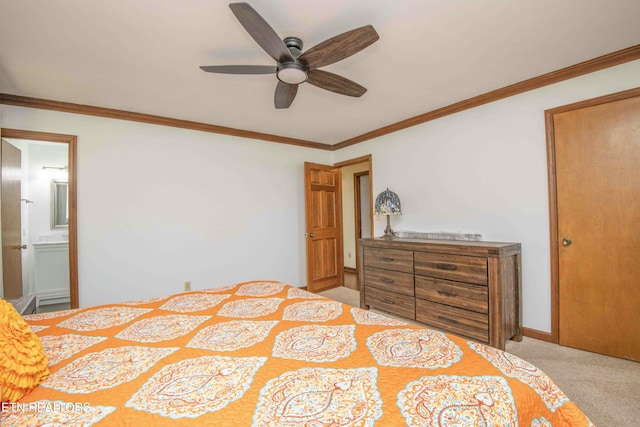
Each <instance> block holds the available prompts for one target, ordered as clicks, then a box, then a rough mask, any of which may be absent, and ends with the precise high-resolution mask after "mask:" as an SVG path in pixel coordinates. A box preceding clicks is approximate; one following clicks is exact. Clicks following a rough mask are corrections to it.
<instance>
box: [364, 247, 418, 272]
mask: <svg viewBox="0 0 640 427" xmlns="http://www.w3.org/2000/svg"><path fill="white" fill-rule="evenodd" d="M364 265H365V266H369V267H378V268H384V269H385V270H393V271H402V272H404V273H412V274H413V252H412V251H404V250H401V249H387V248H364Z"/></svg>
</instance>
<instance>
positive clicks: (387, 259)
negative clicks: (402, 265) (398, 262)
mask: <svg viewBox="0 0 640 427" xmlns="http://www.w3.org/2000/svg"><path fill="white" fill-rule="evenodd" d="M382 260H383V261H388V262H392V261H395V259H394V258H389V257H382Z"/></svg>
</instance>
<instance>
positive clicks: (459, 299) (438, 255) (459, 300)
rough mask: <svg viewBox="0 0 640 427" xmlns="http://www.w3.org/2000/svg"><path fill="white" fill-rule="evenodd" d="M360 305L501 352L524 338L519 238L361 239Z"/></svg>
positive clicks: (359, 249) (359, 248)
mask: <svg viewBox="0 0 640 427" xmlns="http://www.w3.org/2000/svg"><path fill="white" fill-rule="evenodd" d="M358 261H359V263H358V265H359V266H360V269H359V279H360V291H361V292H360V307H362V308H365V309H368V308H370V307H373V308H376V309H378V310H382V311H386V312H388V313H392V314H395V315H398V316H402V317H405V318H408V319H412V320H417V321H418V322H421V323H425V324H427V325H429V326H431V327H433V328H435V329H439V330H442V331H445V332H451V333H454V334H456V335H460V336H464V337H466V338H470V339H473V340H476V341H480V342H483V343H487V344H489V345H491V346H493V347H497V348H500V349H503V350H504V345H505V341H506V340H508V339H513V340H515V341H521V340H522V314H521V309H520V307H521V249H520V244H519V243H500V242H467V241H452V240H424V239H399V238H393V239H386V238H376V239H360V240H359V241H358Z"/></svg>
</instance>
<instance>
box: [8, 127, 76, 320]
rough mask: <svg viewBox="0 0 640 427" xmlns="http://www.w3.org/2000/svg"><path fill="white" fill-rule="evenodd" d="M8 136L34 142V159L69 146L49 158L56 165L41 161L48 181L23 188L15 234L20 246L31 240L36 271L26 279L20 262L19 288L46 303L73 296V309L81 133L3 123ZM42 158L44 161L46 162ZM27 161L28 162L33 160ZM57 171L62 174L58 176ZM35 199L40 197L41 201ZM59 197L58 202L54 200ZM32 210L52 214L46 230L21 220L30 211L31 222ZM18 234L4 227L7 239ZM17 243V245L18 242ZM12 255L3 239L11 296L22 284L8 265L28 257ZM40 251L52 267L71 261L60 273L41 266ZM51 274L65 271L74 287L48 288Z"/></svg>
mask: <svg viewBox="0 0 640 427" xmlns="http://www.w3.org/2000/svg"><path fill="white" fill-rule="evenodd" d="M2 138H3V139H6V140H8V141H13V142H14V143H15V144H16V145H18V146H22V147H23V148H24V147H27V149H28V147H31V150H30V151H31V152H32V154H34V155H33V157H34V158H37V157H38V156H41V155H42V153H43V152H53V151H56V148H59V147H56V146H60V145H62V144H64V145H65V147H64V149H65V151H66V154H65V155H62V158H60V156H61V155H60V154H59V153H58V154H57V156H58V158H57V160H53V159H52V161H50V162H49V163H50V164H42V165H40V166H39V168H40V169H41V172H42V175H43V180H44V181H45V182H46V183H44V184H43V183H38V184H37V185H36V184H35V183H34V184H33V186H32V188H31V189H30V190H33V191H29V193H23V194H24V195H25V197H22V196H20V198H21V199H24V200H20V201H19V205H18V212H19V213H18V217H19V220H18V222H17V224H18V232H17V236H14V237H15V238H17V239H18V241H19V243H17V244H16V246H20V247H21V248H24V247H25V245H27V250H30V251H31V252H29V253H28V255H27V257H25V258H26V259H27V263H28V264H27V265H29V264H33V268H32V269H31V271H28V272H27V277H26V278H25V279H26V280H23V279H22V268H21V266H20V267H19V269H20V270H21V271H20V273H21V274H20V282H21V284H19V285H18V286H20V289H19V291H17V292H18V293H20V295H22V294H25V295H36V296H37V298H38V300H40V299H42V302H44V303H45V304H46V303H48V304H57V303H63V304H66V303H67V301H68V304H69V307H70V308H77V307H78V306H79V301H78V249H77V247H78V246H77V178H76V173H77V172H76V145H77V137H76V136H75V135H64V134H55V133H48V132H36V131H25V130H18V129H6V128H3V129H2ZM33 147H37V148H33ZM52 150H53V151H52ZM40 162H41V163H42V161H40ZM31 163H34V162H31ZM62 163H64V164H62ZM24 166H25V167H27V165H24ZM43 166H48V167H49V168H47V169H42V167H43ZM65 168H66V169H65ZM53 174H55V175H56V176H53ZM44 175H47V176H44ZM58 175H59V176H58ZM62 175H65V176H62ZM4 177H5V174H4V173H3V181H4V179H5V178H4ZM41 184H42V185H41ZM41 187H42V188H41ZM19 188H20V177H19V176H18V189H19ZM18 191H19V190H18ZM31 193H33V194H34V195H38V197H32V196H31V195H30V194H31ZM32 199H39V200H40V203H38V202H37V201H36V200H32ZM55 201H57V202H58V203H57V204H56V203H54V202H55ZM32 202H33V203H32ZM3 204H4V199H3ZM20 204H23V205H25V206H27V205H28V208H27V209H24V210H22V209H20ZM36 204H37V205H38V206H37V208H38V209H35V208H34V206H35V205H36ZM29 209H31V211H32V212H31V213H33V214H38V215H39V216H42V217H44V216H46V217H47V218H46V222H47V226H46V228H47V229H46V230H45V226H44V225H38V226H35V225H34V227H30V226H27V227H26V228H25V227H21V226H20V225H19V224H20V223H21V222H22V221H20V219H21V217H22V214H21V213H20V212H21V211H25V213H26V215H25V219H27V221H28V216H29V214H28V212H29ZM38 210H40V211H44V213H42V212H40V213H37V211H38ZM54 213H58V215H57V216H55V215H53V214H54ZM3 216H4V213H3ZM40 219H43V218H40ZM25 225H26V224H25ZM12 233H13V232H10V231H8V230H6V229H5V227H3V242H4V240H5V237H8V236H9V235H11V234H12ZM13 234H15V233H13ZM34 236H35V237H34ZM27 242H28V243H27ZM11 246H14V245H13V244H12V245H11ZM36 252H37V253H36ZM10 255H11V251H9V248H8V247H4V243H3V251H2V259H3V293H4V294H5V295H6V293H7V290H8V291H9V292H10V293H13V292H14V291H15V290H14V289H12V286H13V287H14V288H15V287H16V284H15V283H14V284H11V283H8V281H7V280H6V279H4V277H5V273H6V272H7V271H6V270H7V269H8V268H10V267H15V266H16V264H17V263H18V261H17V260H19V263H20V264H22V259H23V257H22V256H20V257H19V258H17V260H16V258H15V257H14V258H12V259H11V260H9V259H7V258H8V257H9V256H10ZM39 256H40V257H41V260H42V265H44V266H51V265H52V264H56V263H60V262H62V263H63V264H66V265H63V266H62V268H61V269H59V270H58V271H57V273H56V272H50V271H41V272H39V271H38V270H37V269H36V268H35V265H36V264H37V263H38V257H39ZM14 269H15V268H14ZM51 274H54V275H55V274H58V275H60V276H61V277H62V278H61V279H60V280H65V282H66V281H67V280H68V290H66V289H58V287H56V286H57V285H53V286H54V287H53V288H50V289H47V280H48V279H50V278H51V277H50V275H51ZM67 277H68V279H67ZM38 286H39V287H40V288H38ZM52 306H53V305H52Z"/></svg>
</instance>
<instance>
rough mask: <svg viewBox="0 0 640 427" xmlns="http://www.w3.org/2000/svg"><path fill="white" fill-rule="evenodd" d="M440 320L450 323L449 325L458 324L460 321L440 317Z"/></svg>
mask: <svg viewBox="0 0 640 427" xmlns="http://www.w3.org/2000/svg"><path fill="white" fill-rule="evenodd" d="M438 319H440V320H442V321H445V322H449V323H458V321H457V320H456V319H450V318H448V317H444V316H438Z"/></svg>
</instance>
